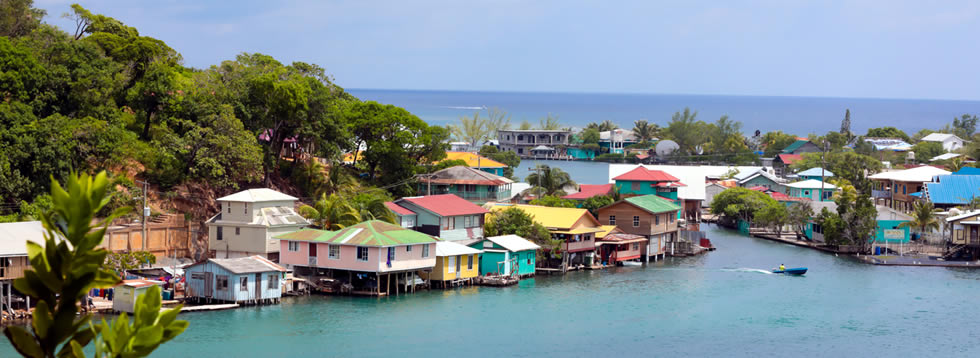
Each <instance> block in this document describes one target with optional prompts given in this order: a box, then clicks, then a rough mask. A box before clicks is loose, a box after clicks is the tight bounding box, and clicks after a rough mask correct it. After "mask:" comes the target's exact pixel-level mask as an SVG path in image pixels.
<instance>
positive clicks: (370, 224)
mask: <svg viewBox="0 0 980 358" xmlns="http://www.w3.org/2000/svg"><path fill="white" fill-rule="evenodd" d="M275 238H276V239H280V240H291V241H316V242H326V243H331V244H336V245H351V246H380V247H387V246H399V245H411V244H425V243H430V242H436V241H439V240H437V239H435V238H433V237H432V236H429V235H426V234H423V233H421V232H418V231H415V230H409V229H406V228H403V227H401V226H398V225H394V224H389V223H386V222H384V221H380V220H371V221H365V222H362V223H360V224H357V225H351V226H348V227H346V228H344V229H341V230H338V231H327V230H317V229H302V230H299V231H293V232H289V233H285V234H282V235H277V236H276V237H275Z"/></svg>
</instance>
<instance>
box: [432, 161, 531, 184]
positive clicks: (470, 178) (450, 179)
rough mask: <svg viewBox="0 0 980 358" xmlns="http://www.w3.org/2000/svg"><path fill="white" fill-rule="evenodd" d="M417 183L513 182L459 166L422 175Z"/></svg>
mask: <svg viewBox="0 0 980 358" xmlns="http://www.w3.org/2000/svg"><path fill="white" fill-rule="evenodd" d="M419 181H420V182H422V183H433V184H475V185H504V184H510V183H513V182H514V181H513V180H510V179H507V178H505V177H502V176H499V175H494V174H491V173H487V172H485V171H482V170H479V169H476V168H470V167H464V166H461V165H459V166H455V167H449V168H446V169H443V170H439V171H436V172H434V173H432V174H426V175H422V176H420V177H419Z"/></svg>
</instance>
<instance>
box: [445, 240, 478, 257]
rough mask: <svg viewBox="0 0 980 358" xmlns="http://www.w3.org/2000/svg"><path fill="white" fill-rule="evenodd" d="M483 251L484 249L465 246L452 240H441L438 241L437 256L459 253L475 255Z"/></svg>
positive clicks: (456, 254)
mask: <svg viewBox="0 0 980 358" xmlns="http://www.w3.org/2000/svg"><path fill="white" fill-rule="evenodd" d="M480 253H483V250H477V249H474V248H472V247H469V246H464V245H460V244H457V243H455V242H452V241H439V242H437V243H436V256H437V257H442V256H458V255H473V254H480Z"/></svg>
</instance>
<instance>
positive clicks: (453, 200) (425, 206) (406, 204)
mask: <svg viewBox="0 0 980 358" xmlns="http://www.w3.org/2000/svg"><path fill="white" fill-rule="evenodd" d="M394 204H395V205H397V206H400V207H402V208H405V209H406V210H408V211H411V212H413V213H415V214H416V217H417V219H416V220H415V227H413V229H414V230H415V231H418V232H422V233H425V234H429V235H432V236H435V237H438V238H440V239H443V240H448V241H459V240H472V239H478V238H482V237H483V219H484V214H486V213H487V209H484V208H483V207H481V206H479V205H476V204H473V203H472V202H469V201H467V200H464V199H463V198H460V197H458V196H456V195H453V194H443V195H428V196H416V197H408V198H401V199H398V200H395V202H394Z"/></svg>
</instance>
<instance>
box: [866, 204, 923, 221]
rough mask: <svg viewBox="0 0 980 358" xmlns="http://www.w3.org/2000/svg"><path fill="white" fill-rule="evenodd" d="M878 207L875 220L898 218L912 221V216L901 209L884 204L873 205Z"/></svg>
mask: <svg viewBox="0 0 980 358" xmlns="http://www.w3.org/2000/svg"><path fill="white" fill-rule="evenodd" d="M875 208H876V209H878V217H877V220H898V221H912V220H913V219H914V218H913V217H911V216H909V215H908V214H906V213H903V212H901V211H898V210H895V209H892V208H889V207H887V206H884V205H875Z"/></svg>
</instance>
